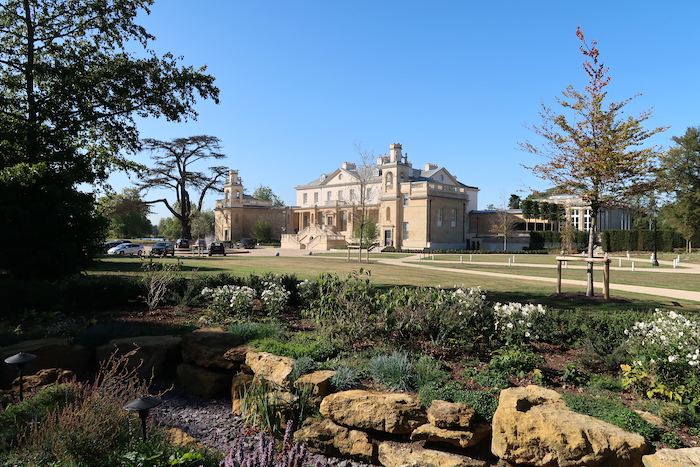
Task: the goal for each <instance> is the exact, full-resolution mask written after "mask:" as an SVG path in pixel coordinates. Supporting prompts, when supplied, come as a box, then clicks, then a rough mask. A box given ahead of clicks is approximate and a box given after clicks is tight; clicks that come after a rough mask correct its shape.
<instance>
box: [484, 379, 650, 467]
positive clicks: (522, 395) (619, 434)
mask: <svg viewBox="0 0 700 467" xmlns="http://www.w3.org/2000/svg"><path fill="white" fill-rule="evenodd" d="M646 450H647V444H646V442H645V441H644V438H643V437H642V436H640V435H637V434H633V433H628V432H626V431H624V430H623V429H621V428H618V427H616V426H614V425H611V424H609V423H606V422H603V421H601V420H598V419H595V418H593V417H589V416H587V415H582V414H579V413H575V412H573V411H571V410H569V409H568V408H567V407H566V404H565V403H564V401H563V399H562V398H561V397H560V396H559V394H557V393H556V392H554V391H552V390H549V389H543V388H540V387H537V386H528V387H525V388H510V389H505V390H503V391H501V395H500V399H499V404H498V409H497V410H496V413H495V414H494V417H493V437H492V441H491V451H492V452H493V454H494V455H496V456H498V457H500V458H501V459H504V460H505V461H507V462H510V463H514V464H527V465H536V466H547V467H550V466H560V467H563V466H567V467H569V466H587V467H596V466H606V467H641V465H642V455H643V454H644V453H645V452H646Z"/></svg>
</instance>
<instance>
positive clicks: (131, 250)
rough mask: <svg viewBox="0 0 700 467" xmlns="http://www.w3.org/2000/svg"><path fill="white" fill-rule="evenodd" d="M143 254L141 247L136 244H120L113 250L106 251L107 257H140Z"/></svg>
mask: <svg viewBox="0 0 700 467" xmlns="http://www.w3.org/2000/svg"><path fill="white" fill-rule="evenodd" d="M143 252H144V248H143V246H142V245H139V244H137V243H122V244H121V245H117V246H115V247H113V248H110V249H109V250H107V254H108V255H139V256H141V255H142V254H143Z"/></svg>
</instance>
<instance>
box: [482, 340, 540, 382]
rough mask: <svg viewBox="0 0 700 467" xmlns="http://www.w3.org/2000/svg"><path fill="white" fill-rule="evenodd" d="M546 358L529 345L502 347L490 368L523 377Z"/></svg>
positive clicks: (490, 363) (496, 353) (492, 359)
mask: <svg viewBox="0 0 700 467" xmlns="http://www.w3.org/2000/svg"><path fill="white" fill-rule="evenodd" d="M543 362H544V360H543V359H542V357H541V356H540V355H537V354H536V353H534V352H533V351H532V350H530V349H529V348H528V347H524V346H521V347H517V348H506V347H504V348H501V349H499V350H497V351H496V352H495V355H494V356H493V357H492V358H491V361H490V362H489V364H488V368H489V369H491V370H493V371H496V372H502V373H505V374H511V375H515V376H517V377H519V378H522V377H523V376H524V375H525V374H527V373H528V372H530V371H532V370H534V369H535V368H537V367H538V366H540V365H542V363H543Z"/></svg>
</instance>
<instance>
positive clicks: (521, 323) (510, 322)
mask: <svg viewBox="0 0 700 467" xmlns="http://www.w3.org/2000/svg"><path fill="white" fill-rule="evenodd" d="M493 312H494V331H495V332H496V335H497V336H498V338H499V339H501V340H502V341H503V342H505V343H506V344H521V343H524V342H530V341H536V340H539V338H540V336H539V335H538V333H537V322H538V320H539V318H540V317H542V316H544V315H545V314H546V313H547V309H546V308H545V307H544V306H542V305H540V304H537V305H534V304H531V303H525V304H523V303H517V302H510V303H507V304H505V303H496V304H495V305H494V306H493Z"/></svg>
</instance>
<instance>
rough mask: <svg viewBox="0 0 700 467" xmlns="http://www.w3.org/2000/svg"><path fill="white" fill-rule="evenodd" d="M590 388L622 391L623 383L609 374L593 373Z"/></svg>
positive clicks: (595, 390)
mask: <svg viewBox="0 0 700 467" xmlns="http://www.w3.org/2000/svg"><path fill="white" fill-rule="evenodd" d="M587 388H588V390H589V391H591V392H599V391H611V392H622V390H623V387H622V383H621V382H620V381H619V380H618V379H615V378H611V377H610V376H608V375H603V374H596V373H593V374H591V375H590V377H589V379H588V386H587Z"/></svg>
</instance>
